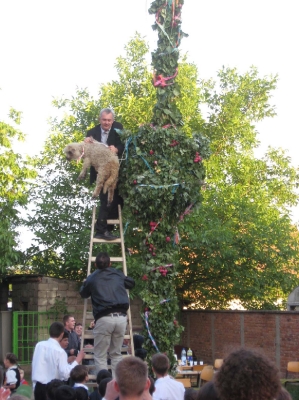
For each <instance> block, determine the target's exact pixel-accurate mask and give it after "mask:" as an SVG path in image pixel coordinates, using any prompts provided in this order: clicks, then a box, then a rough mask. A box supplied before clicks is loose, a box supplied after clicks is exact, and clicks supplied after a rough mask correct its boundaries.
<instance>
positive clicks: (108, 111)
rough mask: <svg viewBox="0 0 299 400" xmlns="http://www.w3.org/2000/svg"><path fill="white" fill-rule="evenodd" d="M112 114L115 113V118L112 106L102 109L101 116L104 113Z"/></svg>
mask: <svg viewBox="0 0 299 400" xmlns="http://www.w3.org/2000/svg"><path fill="white" fill-rule="evenodd" d="M103 113H106V114H112V115H113V120H114V119H115V112H114V111H113V110H112V108H102V109H101V111H100V118H101V117H102V114H103Z"/></svg>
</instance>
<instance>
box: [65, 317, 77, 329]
mask: <svg viewBox="0 0 299 400" xmlns="http://www.w3.org/2000/svg"><path fill="white" fill-rule="evenodd" d="M75 324H76V321H75V318H74V316H73V315H65V316H64V317H63V325H64V327H65V329H67V330H68V331H73V330H74V328H75Z"/></svg>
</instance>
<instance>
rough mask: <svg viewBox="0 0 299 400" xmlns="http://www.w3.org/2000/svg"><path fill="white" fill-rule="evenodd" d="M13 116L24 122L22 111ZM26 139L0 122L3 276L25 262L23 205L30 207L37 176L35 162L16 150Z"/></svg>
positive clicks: (0, 257) (0, 263) (0, 264)
mask: <svg viewBox="0 0 299 400" xmlns="http://www.w3.org/2000/svg"><path fill="white" fill-rule="evenodd" d="M9 116H10V118H11V119H13V121H14V122H15V123H16V124H19V123H20V117H21V113H20V112H18V111H16V110H14V109H11V110H10V113H9ZM23 140H24V135H23V134H22V133H21V132H20V131H19V130H18V129H16V128H14V127H13V126H12V125H10V124H8V123H6V122H4V121H0V213H1V222H0V274H3V275H4V274H5V273H8V272H9V268H11V267H12V266H13V265H16V264H18V263H19V262H20V260H21V256H22V254H21V252H20V251H19V250H18V249H17V245H18V236H19V234H18V232H17V230H16V229H17V227H18V226H19V225H20V218H19V214H20V206H25V205H26V204H27V197H28V192H27V191H28V188H29V186H30V182H31V179H33V178H34V177H35V176H36V173H35V171H34V169H33V167H32V162H31V160H30V159H29V158H27V159H26V160H24V159H23V158H22V157H21V155H20V154H18V153H17V152H15V150H14V143H16V142H18V141H23Z"/></svg>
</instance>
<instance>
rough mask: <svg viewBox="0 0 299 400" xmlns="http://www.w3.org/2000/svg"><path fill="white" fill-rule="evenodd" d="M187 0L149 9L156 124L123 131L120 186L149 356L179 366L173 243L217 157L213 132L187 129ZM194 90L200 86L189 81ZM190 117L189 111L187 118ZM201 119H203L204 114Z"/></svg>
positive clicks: (156, 4) (189, 105) (191, 105)
mask: <svg viewBox="0 0 299 400" xmlns="http://www.w3.org/2000/svg"><path fill="white" fill-rule="evenodd" d="M182 4H183V1H169V2H166V3H165V2H162V1H161V0H156V1H153V2H152V5H151V8H150V10H149V12H150V13H152V14H155V15H156V27H158V28H159V31H158V33H159V40H158V48H157V50H156V51H155V52H154V53H153V54H152V60H153V61H152V64H153V67H154V77H153V85H154V86H155V87H156V90H157V101H156V105H155V107H154V109H153V118H152V123H151V124H148V123H145V122H147V121H144V122H143V124H142V125H141V126H140V128H139V130H138V132H137V133H135V132H136V131H135V132H134V133H132V132H131V131H129V130H128V131H126V132H125V133H124V134H123V138H124V140H125V141H126V149H125V157H124V158H125V161H123V163H122V168H121V174H120V183H119V190H120V193H121V195H122V196H123V197H124V198H125V199H126V206H125V209H124V216H125V218H126V219H127V220H129V221H130V225H129V228H128V230H127V232H128V234H129V236H130V237H133V238H134V241H133V240H132V244H133V249H134V255H135V254H136V253H137V254H138V260H139V269H138V270H137V269H135V271H134V272H136V276H135V278H136V280H137V281H139V282H140V283H141V285H140V286H141V290H140V292H139V296H140V297H141V299H142V300H143V303H144V307H145V309H146V310H147V312H148V314H144V315H143V317H144V318H148V320H147V321H146V322H147V323H148V324H149V327H148V326H146V329H145V330H144V334H145V338H146V340H145V342H146V346H147V349H148V359H149V360H150V358H151V355H152V354H153V353H155V352H156V351H158V349H159V351H161V352H166V353H167V354H168V356H169V358H170V361H171V364H172V365H174V361H175V360H174V352H173V346H174V344H175V343H176V342H177V341H178V339H179V336H180V333H181V331H182V327H180V326H179V324H178V323H177V320H176V316H177V314H178V311H179V306H178V298H177V295H176V288H175V280H176V277H177V267H178V261H179V258H178V247H176V244H177V243H175V245H174V246H173V244H172V237H173V236H175V237H177V234H176V231H177V225H178V223H179V222H180V220H181V218H182V216H183V214H184V212H186V210H187V209H189V208H190V207H192V205H194V204H199V203H200V201H201V199H200V188H201V185H202V183H203V180H204V177H205V170H204V166H203V159H204V158H207V157H208V156H209V146H208V141H207V139H205V138H204V137H203V136H202V135H201V134H200V133H197V132H192V130H191V129H190V128H191V127H189V130H188V129H185V130H182V129H180V125H181V124H182V114H181V112H180V109H179V108H178V105H177V102H178V99H179V96H180V86H179V84H178V83H177V82H176V79H175V78H176V76H177V73H178V57H179V53H178V46H179V41H180V37H181V36H182V35H183V33H182V31H181V29H180V24H181V17H180V15H181V7H182ZM186 69H187V68H186ZM181 82H182V83H183V82H184V80H183V78H181ZM188 90H189V91H190V90H192V89H191V88H190V86H189V85H188V86H186V91H188ZM198 96H199V93H198V91H196V94H195V96H193V97H192V100H193V102H192V101H190V102H188V103H187V102H186V104H185V107H182V110H183V111H184V113H185V114H187V113H188V112H190V111H191V109H194V108H196V100H195V101H194V99H195V98H196V97H198ZM195 114H197V112H196V113H195ZM190 120H191V118H190V117H189V118H188V119H187V122H188V123H189V122H190ZM197 122H198V123H200V122H201V120H200V118H197ZM175 242H177V240H175ZM142 283H143V284H142ZM148 329H150V330H151V331H152V334H153V335H154V339H153V338H152V337H150V334H149V331H148ZM165 332H167V334H165ZM155 343H156V345H155Z"/></svg>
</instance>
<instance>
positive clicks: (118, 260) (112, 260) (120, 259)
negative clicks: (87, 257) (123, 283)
mask: <svg viewBox="0 0 299 400" xmlns="http://www.w3.org/2000/svg"><path fill="white" fill-rule="evenodd" d="M95 260H96V257H91V262H95ZM123 260H124V259H123V258H122V257H110V261H111V262H123Z"/></svg>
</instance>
